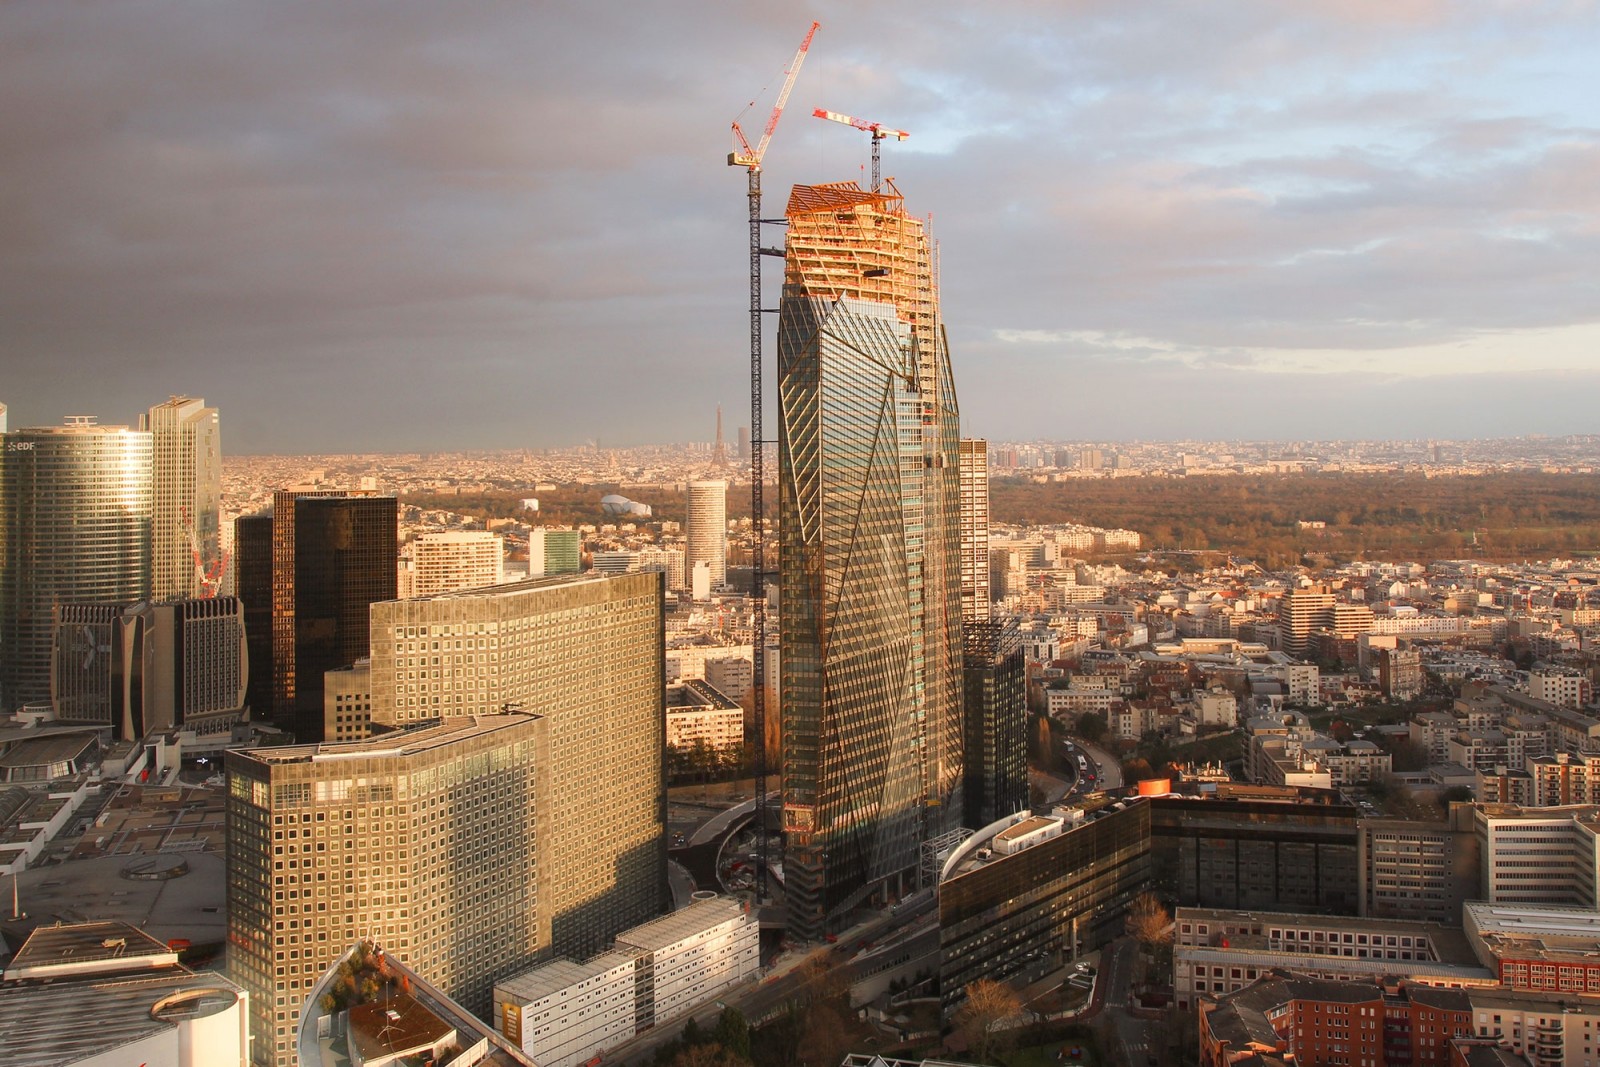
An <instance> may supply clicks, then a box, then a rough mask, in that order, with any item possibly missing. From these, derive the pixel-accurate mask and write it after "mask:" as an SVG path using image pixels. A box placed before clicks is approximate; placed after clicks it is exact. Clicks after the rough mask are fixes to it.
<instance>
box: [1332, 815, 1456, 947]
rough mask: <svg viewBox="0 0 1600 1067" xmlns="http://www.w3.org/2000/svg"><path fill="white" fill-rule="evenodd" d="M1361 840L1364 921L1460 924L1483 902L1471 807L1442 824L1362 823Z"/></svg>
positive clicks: (1375, 820) (1443, 821) (1441, 822)
mask: <svg viewBox="0 0 1600 1067" xmlns="http://www.w3.org/2000/svg"><path fill="white" fill-rule="evenodd" d="M1359 834H1360V842H1361V914H1362V915H1364V916H1372V917H1374V918H1382V919H1411V920H1417V921H1425V922H1437V923H1456V922H1459V921H1460V919H1461V906H1462V905H1463V904H1465V903H1466V902H1467V901H1469V900H1476V899H1478V897H1479V896H1481V893H1482V891H1481V889H1480V878H1481V877H1482V861H1481V859H1480V858H1479V855H1478V848H1479V840H1478V835H1477V834H1476V833H1475V832H1474V831H1473V827H1472V805H1470V804H1451V805H1450V813H1449V815H1448V817H1446V818H1445V819H1443V820H1440V821H1437V822H1425V821H1422V820H1419V819H1362V820H1361V821H1360V824H1359Z"/></svg>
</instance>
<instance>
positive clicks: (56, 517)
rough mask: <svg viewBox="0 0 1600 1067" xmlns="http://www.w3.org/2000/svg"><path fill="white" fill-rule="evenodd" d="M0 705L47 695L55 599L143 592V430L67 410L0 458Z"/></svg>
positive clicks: (146, 497) (131, 596) (146, 548)
mask: <svg viewBox="0 0 1600 1067" xmlns="http://www.w3.org/2000/svg"><path fill="white" fill-rule="evenodd" d="M0 463H3V467H0V546H3V547H0V702H3V704H0V706H3V707H4V708H5V709H6V710H7V711H10V710H12V709H14V708H16V707H17V706H19V705H21V704H28V703H35V702H37V703H43V702H45V701H48V700H49V699H50V656H51V649H52V645H53V642H54V636H55V633H54V632H55V606H56V605H57V604H72V603H132V602H133V601H136V600H142V599H144V598H145V597H147V596H149V595H150V509H151V496H150V467H151V464H150V435H149V434H148V433H141V432H139V431H137V430H130V429H128V428H127V427H126V426H100V425H98V424H96V422H95V421H94V419H93V418H91V417H88V416H74V417H72V418H69V419H68V420H67V423H66V425H64V426H48V427H42V428H36V429H23V430H15V431H13V432H11V433H8V434H6V435H5V452H4V456H3V457H0Z"/></svg>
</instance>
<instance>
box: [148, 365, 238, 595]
mask: <svg viewBox="0 0 1600 1067" xmlns="http://www.w3.org/2000/svg"><path fill="white" fill-rule="evenodd" d="M141 429H146V430H149V431H150V436H151V439H152V448H153V465H152V501H153V503H152V523H151V531H150V595H151V596H152V597H154V598H155V599H157V600H174V599H177V598H179V597H197V596H203V595H205V594H207V593H215V592H216V586H215V585H214V584H213V585H212V586H211V587H210V588H209V589H207V588H206V576H207V575H211V576H213V577H215V576H216V575H217V572H218V570H219V561H220V560H221V556H222V546H221V532H222V526H221V518H222V440H221V432H220V430H219V426H218V422H217V409H216V408H208V407H206V402H205V401H204V400H200V399H196V398H194V397H187V396H175V397H173V398H172V399H170V400H168V401H167V402H166V403H164V404H157V405H156V406H155V407H153V408H151V409H150V413H149V414H148V415H146V416H145V419H144V424H143V426H141ZM197 555H198V557H199V558H198V560H197V559H196V556H197Z"/></svg>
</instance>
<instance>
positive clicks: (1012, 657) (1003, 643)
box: [962, 622, 1028, 827]
mask: <svg viewBox="0 0 1600 1067" xmlns="http://www.w3.org/2000/svg"><path fill="white" fill-rule="evenodd" d="M965 640H966V653H965V657H964V659H963V661H962V678H963V680H964V684H965V688H966V692H965V694H964V707H965V716H966V726H965V732H966V737H965V740H964V743H963V746H962V763H963V768H964V770H963V775H964V777H965V783H964V785H963V790H962V791H963V793H964V801H965V817H964V819H963V825H965V826H969V827H974V826H988V825H989V824H990V823H992V822H994V821H995V820H996V819H1003V818H1005V817H1006V816H1008V815H1011V814H1013V813H1015V812H1017V811H1021V810H1022V809H1023V808H1026V807H1027V806H1028V680H1027V657H1026V656H1025V655H1024V654H1023V650H1022V635H1021V633H1020V632H1019V631H1018V630H1017V627H1016V624H1015V623H1011V624H1004V625H1002V624H1000V623H993V622H968V623H967V626H966V636H965Z"/></svg>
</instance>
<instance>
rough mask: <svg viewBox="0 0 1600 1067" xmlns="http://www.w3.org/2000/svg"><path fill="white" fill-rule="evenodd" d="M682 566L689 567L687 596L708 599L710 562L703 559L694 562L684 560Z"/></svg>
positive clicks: (709, 596) (709, 597) (709, 594)
mask: <svg viewBox="0 0 1600 1067" xmlns="http://www.w3.org/2000/svg"><path fill="white" fill-rule="evenodd" d="M684 566H685V567H688V568H689V596H690V597H692V598H693V599H695V600H710V599H711V564H709V563H707V562H706V561H705V560H703V559H702V560H696V561H695V562H694V563H689V562H688V561H687V560H686V561H684Z"/></svg>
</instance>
